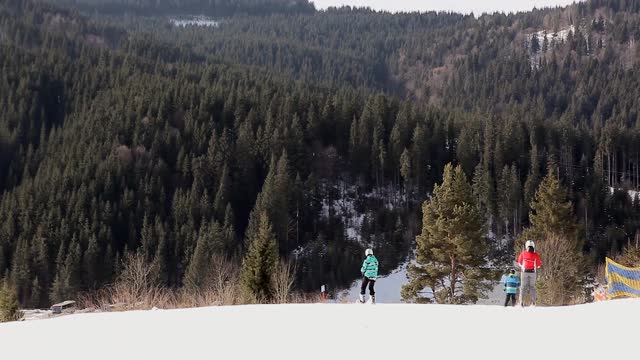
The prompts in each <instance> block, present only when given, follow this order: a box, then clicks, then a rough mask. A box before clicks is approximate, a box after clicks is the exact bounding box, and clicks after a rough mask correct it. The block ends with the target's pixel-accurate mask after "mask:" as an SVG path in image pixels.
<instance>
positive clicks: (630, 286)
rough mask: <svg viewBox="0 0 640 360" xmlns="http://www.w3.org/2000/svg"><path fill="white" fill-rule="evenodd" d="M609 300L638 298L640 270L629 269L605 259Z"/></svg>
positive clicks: (639, 293)
mask: <svg viewBox="0 0 640 360" xmlns="http://www.w3.org/2000/svg"><path fill="white" fill-rule="evenodd" d="M605 276H606V279H607V284H608V286H607V297H608V298H609V299H617V298H626V297H640V268H630V267H626V266H623V265H620V264H618V263H617V262H615V261H613V260H611V259H609V258H607V266H606V268H605Z"/></svg>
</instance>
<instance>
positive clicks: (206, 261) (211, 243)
mask: <svg viewBox="0 0 640 360" xmlns="http://www.w3.org/2000/svg"><path fill="white" fill-rule="evenodd" d="M221 236H222V230H221V228H220V225H219V224H218V223H217V222H215V223H213V224H212V225H208V224H204V225H203V226H202V229H201V230H200V234H199V235H198V242H197V244H196V248H195V250H194V252H193V255H192V256H191V261H189V266H188V268H187V272H186V273H185V276H184V284H185V285H186V286H187V287H189V288H190V289H192V290H196V291H197V290H202V289H204V288H205V287H206V285H207V279H208V277H209V273H210V272H211V269H212V268H213V263H212V260H213V255H214V254H216V253H219V252H220V251H221V249H220V245H219V244H220V243H221V242H222V239H221Z"/></svg>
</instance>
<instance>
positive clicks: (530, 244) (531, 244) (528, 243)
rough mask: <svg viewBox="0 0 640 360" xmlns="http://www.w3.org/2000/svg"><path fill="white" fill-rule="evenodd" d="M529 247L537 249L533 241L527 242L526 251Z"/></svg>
mask: <svg viewBox="0 0 640 360" xmlns="http://www.w3.org/2000/svg"><path fill="white" fill-rule="evenodd" d="M529 246H531V247H532V248H534V249H535V248H536V244H535V243H534V242H533V240H527V243H526V244H525V245H524V247H525V249H528V248H529Z"/></svg>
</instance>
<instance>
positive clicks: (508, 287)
mask: <svg viewBox="0 0 640 360" xmlns="http://www.w3.org/2000/svg"><path fill="white" fill-rule="evenodd" d="M518 287H520V278H519V277H518V275H517V274H516V271H515V270H514V269H511V270H509V275H507V276H506V277H505V278H504V291H505V292H506V293H507V299H506V300H505V301H504V306H505V307H507V305H509V300H511V306H516V294H517V293H518Z"/></svg>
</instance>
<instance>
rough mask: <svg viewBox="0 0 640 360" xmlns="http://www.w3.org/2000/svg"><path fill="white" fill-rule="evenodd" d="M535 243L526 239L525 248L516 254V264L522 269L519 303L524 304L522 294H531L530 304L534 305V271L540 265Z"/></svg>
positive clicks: (540, 261)
mask: <svg viewBox="0 0 640 360" xmlns="http://www.w3.org/2000/svg"><path fill="white" fill-rule="evenodd" d="M535 247H536V245H535V243H534V242H533V241H532V240H528V241H527V243H526V244H525V248H526V250H524V251H523V252H521V253H520V255H519V256H518V264H519V265H520V268H521V269H522V288H521V290H520V291H521V294H520V296H521V301H520V305H522V306H524V296H525V295H526V294H527V293H529V294H530V295H531V304H532V305H533V306H535V305H536V275H537V274H536V272H537V271H538V269H539V268H540V266H542V260H541V259H540V255H538V253H537V252H536V250H535Z"/></svg>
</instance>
